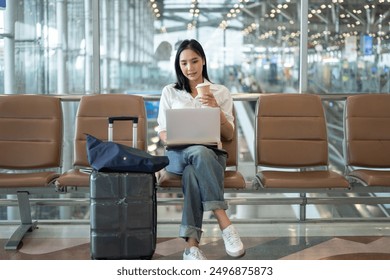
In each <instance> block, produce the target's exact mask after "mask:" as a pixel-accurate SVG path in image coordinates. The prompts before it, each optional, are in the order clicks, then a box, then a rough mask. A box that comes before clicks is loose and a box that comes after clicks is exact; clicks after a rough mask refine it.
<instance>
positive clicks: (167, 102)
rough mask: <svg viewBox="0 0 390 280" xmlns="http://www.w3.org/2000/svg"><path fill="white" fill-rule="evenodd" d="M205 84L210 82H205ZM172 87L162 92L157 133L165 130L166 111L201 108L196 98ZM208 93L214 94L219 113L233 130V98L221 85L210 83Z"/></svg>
mask: <svg viewBox="0 0 390 280" xmlns="http://www.w3.org/2000/svg"><path fill="white" fill-rule="evenodd" d="M205 83H210V82H208V81H206V80H205ZM174 86H175V85H174V84H170V85H167V86H165V87H164V88H163V90H162V93H161V98H160V106H159V111H158V117H157V122H158V128H157V132H158V133H160V132H161V131H165V130H166V116H165V111H166V109H180V108H201V106H202V103H201V102H200V101H199V100H198V98H194V97H192V95H191V94H190V93H188V92H187V91H185V90H179V89H176V88H174ZM210 91H211V92H212V93H213V94H214V97H215V100H216V101H217V104H218V106H219V107H220V109H221V111H222V112H223V113H224V114H225V116H226V119H227V120H228V122H230V123H231V125H232V126H233V128H234V117H233V98H232V96H231V94H230V91H229V90H228V89H227V88H226V87H225V86H223V85H218V84H211V83H210Z"/></svg>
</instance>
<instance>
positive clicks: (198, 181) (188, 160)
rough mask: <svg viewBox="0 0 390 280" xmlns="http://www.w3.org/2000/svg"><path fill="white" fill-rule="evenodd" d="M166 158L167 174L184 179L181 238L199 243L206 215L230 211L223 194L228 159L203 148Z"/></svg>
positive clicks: (186, 149)
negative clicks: (212, 212) (204, 213)
mask: <svg viewBox="0 0 390 280" xmlns="http://www.w3.org/2000/svg"><path fill="white" fill-rule="evenodd" d="M166 155H167V156H168V158H169V165H168V166H167V167H166V171H168V172H170V173H174V174H177V175H181V176H182V188H183V193H184V205H183V214H182V221H181V226H180V232H179V236H180V237H183V238H185V239H187V238H189V237H192V238H195V239H196V240H197V241H198V242H199V241H200V238H201V235H202V222H203V212H204V211H213V210H217V209H224V210H226V209H227V208H228V206H227V204H226V202H225V199H224V192H223V179H224V171H225V167H226V155H225V154H223V153H218V152H214V150H213V149H209V148H207V147H205V146H201V145H195V146H189V147H187V148H183V149H177V150H176V149H175V150H168V151H167V153H166Z"/></svg>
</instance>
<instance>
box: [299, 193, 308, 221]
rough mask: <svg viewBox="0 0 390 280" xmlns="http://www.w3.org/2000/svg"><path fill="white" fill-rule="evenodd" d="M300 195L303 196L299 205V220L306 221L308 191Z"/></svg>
mask: <svg viewBox="0 0 390 280" xmlns="http://www.w3.org/2000/svg"><path fill="white" fill-rule="evenodd" d="M300 197H301V198H302V203H301V204H300V205H299V220H300V221H301V222H304V221H306V205H307V198H306V193H301V194H300Z"/></svg>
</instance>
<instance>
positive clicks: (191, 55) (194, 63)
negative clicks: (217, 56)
mask: <svg viewBox="0 0 390 280" xmlns="http://www.w3.org/2000/svg"><path fill="white" fill-rule="evenodd" d="M203 64H204V61H203V59H202V57H201V56H200V55H198V54H197V53H196V52H194V51H193V50H190V49H185V50H184V51H182V52H181V54H180V69H181V71H182V73H183V75H184V76H185V77H186V78H187V79H188V80H189V81H190V84H194V85H197V84H200V83H203Z"/></svg>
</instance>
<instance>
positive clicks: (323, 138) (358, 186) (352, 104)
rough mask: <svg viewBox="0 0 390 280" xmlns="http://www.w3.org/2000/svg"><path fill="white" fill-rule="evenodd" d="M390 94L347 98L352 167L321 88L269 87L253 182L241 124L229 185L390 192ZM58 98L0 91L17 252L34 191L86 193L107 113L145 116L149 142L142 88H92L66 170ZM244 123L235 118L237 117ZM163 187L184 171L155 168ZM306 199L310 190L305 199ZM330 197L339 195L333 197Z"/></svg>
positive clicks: (143, 135)
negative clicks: (242, 155) (136, 91)
mask: <svg viewBox="0 0 390 280" xmlns="http://www.w3.org/2000/svg"><path fill="white" fill-rule="evenodd" d="M388 108H390V95H388V94H363V95H353V96H350V97H348V98H347V100H346V105H345V116H344V122H345V124H344V129H345V145H344V146H345V153H344V154H345V162H346V166H347V167H348V168H347V169H346V170H348V172H347V173H346V174H339V173H336V172H334V171H331V170H329V166H328V165H329V163H328V137H327V126H326V119H325V114H324V110H323V106H322V102H321V98H320V97H319V96H318V95H315V94H262V95H260V97H259V99H258V102H257V108H256V122H255V123H256V127H255V130H256V131H255V132H256V141H255V142H256V158H255V164H256V174H254V178H255V179H254V181H253V182H251V184H252V186H249V185H250V184H248V182H246V181H245V179H244V177H243V175H242V174H241V173H240V172H239V171H238V154H237V150H238V148H237V146H238V144H237V129H236V133H235V135H234V137H233V139H232V140H230V141H226V140H224V139H222V140H223V147H224V148H225V149H226V150H227V151H228V154H229V156H228V162H227V170H226V172H225V180H224V184H225V190H226V191H227V192H238V193H239V192H247V193H258V192H266V193H289V192H295V193H299V194H301V195H302V194H306V193H312V192H321V193H329V192H359V193H361V192H363V193H372V192H388V190H390V171H389V168H390V129H389V128H390V112H389V110H388ZM62 114H63V113H62V107H61V100H60V98H58V97H55V96H44V95H9V96H0V168H1V171H2V172H1V173H0V194H6V195H16V196H17V199H18V205H19V211H20V216H21V224H20V226H19V227H18V229H17V230H16V231H15V233H14V234H13V235H12V236H11V237H10V239H9V240H8V242H7V243H6V244H5V249H7V250H16V249H17V248H18V246H19V245H20V242H21V240H22V239H23V237H24V235H25V234H26V233H27V232H28V231H32V230H34V229H35V228H36V225H37V222H33V221H32V217H31V209H30V202H29V196H30V195H32V194H50V193H66V192H69V191H70V190H84V191H86V192H89V171H90V166H89V164H88V160H87V155H86V148H85V147H86V142H85V134H86V133H88V134H91V135H94V136H96V137H98V138H100V139H103V140H105V139H107V134H108V133H107V118H108V117H111V116H126V115H132V116H134V115H135V116H138V117H139V123H138V138H137V147H138V148H140V149H143V150H146V149H147V117H146V111H145V105H144V100H143V98H142V97H141V96H136V95H125V94H101V95H86V96H83V97H82V98H81V100H80V103H79V107H78V111H77V115H76V124H75V138H74V156H73V158H74V162H73V168H71V169H70V170H66V171H65V172H62V169H61V167H62V166H61V156H62V146H63V135H62V130H63V128H62V126H63V116H62ZM236 125H237V123H236ZM114 139H115V141H117V142H119V143H122V144H125V145H129V146H131V145H132V142H133V138H132V129H131V123H127V122H119V123H117V124H115V128H114ZM156 176H157V188H158V190H160V191H162V192H170V191H172V192H178V191H180V189H181V178H180V177H179V176H175V175H172V174H169V173H167V172H165V171H164V170H162V171H160V172H158V173H157V174H156ZM302 199H304V200H305V202H307V198H302ZM330 203H332V202H331V201H330Z"/></svg>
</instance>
